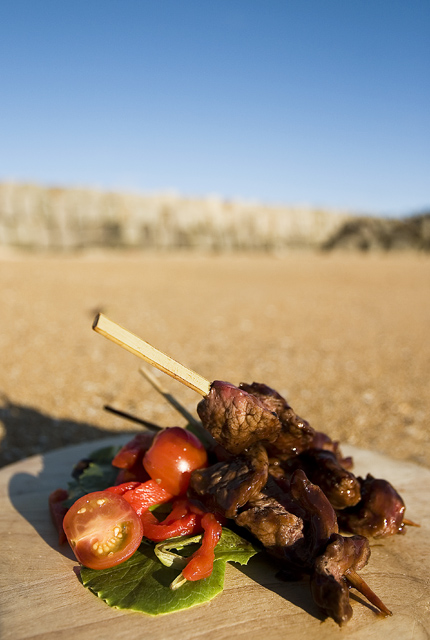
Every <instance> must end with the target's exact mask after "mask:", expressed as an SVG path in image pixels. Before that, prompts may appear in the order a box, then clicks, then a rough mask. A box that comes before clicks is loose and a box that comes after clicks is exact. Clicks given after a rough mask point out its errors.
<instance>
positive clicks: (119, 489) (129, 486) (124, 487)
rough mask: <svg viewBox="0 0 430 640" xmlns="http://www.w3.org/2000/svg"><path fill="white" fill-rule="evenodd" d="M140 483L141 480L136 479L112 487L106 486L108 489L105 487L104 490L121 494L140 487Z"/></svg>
mask: <svg viewBox="0 0 430 640" xmlns="http://www.w3.org/2000/svg"><path fill="white" fill-rule="evenodd" d="M141 484H142V483H141V482H137V481H132V482H123V483H122V484H116V485H115V486H114V487H108V489H105V491H109V493H116V494H117V495H119V496H123V495H124V493H126V492H127V491H132V490H133V489H137V487H140V485H141Z"/></svg>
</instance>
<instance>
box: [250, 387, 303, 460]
mask: <svg viewBox="0 0 430 640" xmlns="http://www.w3.org/2000/svg"><path fill="white" fill-rule="evenodd" d="M239 387H240V389H243V390H244V391H247V392H248V393H250V394H251V395H253V396H255V397H256V398H258V399H259V400H261V402H263V403H264V404H265V405H266V407H267V408H268V409H269V410H270V411H274V412H275V413H276V414H277V416H278V418H279V420H280V422H281V425H282V428H281V431H280V433H279V435H278V437H277V438H276V440H275V441H274V442H272V443H271V444H270V445H268V453H269V456H281V457H285V456H288V457H289V456H291V455H294V454H295V453H298V452H300V451H303V450H304V449H307V448H308V447H310V446H311V444H312V441H313V438H314V436H315V430H314V429H313V428H312V427H311V426H310V424H309V423H308V422H307V421H306V420H303V419H302V418H300V417H299V416H298V415H297V414H296V413H295V411H294V410H293V409H292V408H291V407H290V405H289V404H288V402H287V401H286V400H285V398H283V397H282V396H281V395H280V394H279V393H278V392H277V391H275V390H274V389H271V388H270V387H268V386H267V385H265V384H261V383H259V382H253V383H252V384H246V383H244V382H242V383H241V384H240V385H239Z"/></svg>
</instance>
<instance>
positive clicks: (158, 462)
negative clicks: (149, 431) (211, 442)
mask: <svg viewBox="0 0 430 640" xmlns="http://www.w3.org/2000/svg"><path fill="white" fill-rule="evenodd" d="M207 464H208V457H207V453H206V450H205V448H204V446H203V445H202V443H201V442H200V440H199V439H198V438H197V437H196V436H195V435H194V434H192V433H191V432H190V431H186V430H185V429H181V427H170V428H167V429H164V430H163V431H161V432H160V433H158V434H157V435H156V437H155V439H154V442H153V444H152V446H151V447H150V449H148V451H147V452H146V453H145V455H144V457H143V466H144V467H145V469H146V471H147V472H148V473H149V475H150V476H151V478H152V479H153V480H155V481H156V482H158V483H159V484H160V486H162V487H163V488H164V489H166V491H169V492H170V493H171V494H173V495H175V496H180V495H183V494H184V493H186V491H187V489H188V485H189V482H190V476H191V473H192V472H193V471H194V470H196V469H202V468H203V467H206V466H207Z"/></svg>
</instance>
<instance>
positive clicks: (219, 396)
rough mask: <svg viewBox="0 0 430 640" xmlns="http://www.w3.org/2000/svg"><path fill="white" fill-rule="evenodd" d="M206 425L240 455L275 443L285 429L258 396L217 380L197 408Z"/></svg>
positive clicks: (218, 439)
mask: <svg viewBox="0 0 430 640" xmlns="http://www.w3.org/2000/svg"><path fill="white" fill-rule="evenodd" d="M197 412H198V414H199V416H200V419H201V421H202V423H203V426H204V427H206V429H207V430H208V431H209V432H210V433H211V435H212V436H213V437H214V438H215V440H216V441H217V442H218V443H219V444H220V445H222V446H223V447H224V448H225V449H226V450H227V451H228V452H230V453H233V454H238V453H241V452H242V451H244V450H245V449H247V448H248V447H250V446H251V445H253V444H254V443H256V442H259V441H261V440H267V441H268V442H273V441H274V440H276V438H277V437H278V434H279V432H280V430H281V423H280V422H279V419H278V417H277V416H276V414H275V413H273V412H272V411H271V410H270V409H268V408H267V407H266V405H265V404H264V403H263V402H261V401H260V400H259V399H258V398H256V397H255V396H253V395H251V394H249V393H247V392H246V391H244V390H242V389H239V388H238V387H235V386H234V385H232V384H230V383H228V382H221V381H220V380H215V382H213V383H212V384H211V390H210V392H209V394H208V395H207V396H205V397H204V398H203V400H201V401H200V402H199V404H198V405H197Z"/></svg>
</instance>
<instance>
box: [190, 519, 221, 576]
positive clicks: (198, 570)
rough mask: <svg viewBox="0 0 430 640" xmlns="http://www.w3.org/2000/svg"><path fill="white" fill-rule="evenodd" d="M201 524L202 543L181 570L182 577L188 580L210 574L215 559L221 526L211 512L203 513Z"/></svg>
mask: <svg viewBox="0 0 430 640" xmlns="http://www.w3.org/2000/svg"><path fill="white" fill-rule="evenodd" d="M201 526H202V528H203V530H204V534H203V539H202V544H201V546H200V547H199V548H198V549H197V551H195V552H194V553H193V555H192V556H191V557H190V559H189V561H188V564H187V566H186V567H185V568H184V569H183V570H182V575H183V577H184V578H185V579H186V580H190V581H195V580H202V579H203V578H208V577H209V576H210V575H211V573H212V570H213V565H214V560H215V553H214V549H215V547H216V545H217V543H218V540H219V539H220V537H221V533H222V526H221V525H220V523H219V522H218V520H217V519H216V518H215V516H214V514H213V513H205V515H204V516H203V518H202V520H201Z"/></svg>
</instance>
